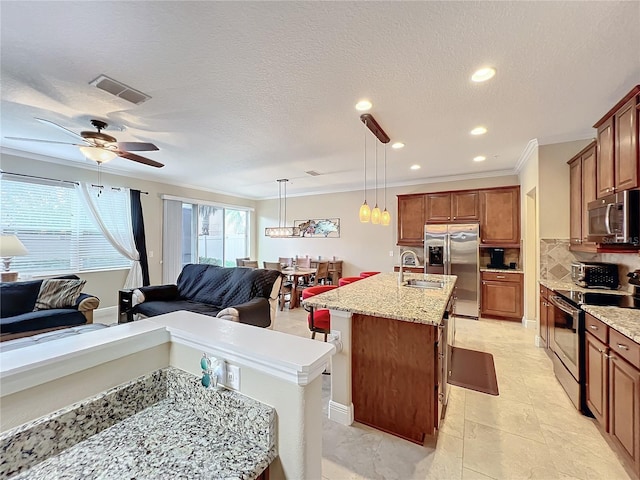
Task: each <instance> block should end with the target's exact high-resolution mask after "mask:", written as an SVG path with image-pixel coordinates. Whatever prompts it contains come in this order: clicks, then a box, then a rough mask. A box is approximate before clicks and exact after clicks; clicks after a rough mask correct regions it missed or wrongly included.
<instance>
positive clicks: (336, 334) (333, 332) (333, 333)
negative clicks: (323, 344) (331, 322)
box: [331, 330, 342, 340]
mask: <svg viewBox="0 0 640 480" xmlns="http://www.w3.org/2000/svg"><path fill="white" fill-rule="evenodd" d="M331 336H332V337H333V338H335V339H336V340H342V337H341V336H340V330H331Z"/></svg>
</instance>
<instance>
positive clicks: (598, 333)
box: [584, 313, 609, 343]
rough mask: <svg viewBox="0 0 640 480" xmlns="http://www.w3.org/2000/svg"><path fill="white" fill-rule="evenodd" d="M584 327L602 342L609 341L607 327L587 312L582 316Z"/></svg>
mask: <svg viewBox="0 0 640 480" xmlns="http://www.w3.org/2000/svg"><path fill="white" fill-rule="evenodd" d="M584 328H585V330H586V331H587V332H589V333H590V334H591V335H593V336H594V337H596V338H597V339H598V340H600V341H601V342H602V343H607V342H608V341H609V335H608V334H609V327H608V326H607V325H605V324H604V323H602V322H601V321H600V320H598V319H597V318H595V317H593V316H592V315H589V314H588V313H587V314H586V315H585V316H584Z"/></svg>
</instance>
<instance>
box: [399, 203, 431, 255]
mask: <svg viewBox="0 0 640 480" xmlns="http://www.w3.org/2000/svg"><path fill="white" fill-rule="evenodd" d="M424 223H425V195H424V194H422V193H420V194H416V195H398V245H404V246H413V247H416V246H422V244H423V241H424Z"/></svg>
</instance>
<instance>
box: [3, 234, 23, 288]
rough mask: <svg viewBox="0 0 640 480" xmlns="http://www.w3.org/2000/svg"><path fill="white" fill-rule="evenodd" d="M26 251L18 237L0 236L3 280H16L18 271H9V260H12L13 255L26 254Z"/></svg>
mask: <svg viewBox="0 0 640 480" xmlns="http://www.w3.org/2000/svg"><path fill="white" fill-rule="evenodd" d="M28 253H29V252H28V251H27V249H26V248H25V246H24V245H23V244H22V242H21V241H20V239H19V238H18V237H16V236H15V235H2V236H0V257H2V263H3V264H4V270H3V271H2V281H3V282H15V281H16V280H18V272H11V271H9V270H10V266H11V260H13V257H17V256H20V255H27V254H28Z"/></svg>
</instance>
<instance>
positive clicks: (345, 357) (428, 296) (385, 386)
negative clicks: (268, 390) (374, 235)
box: [303, 273, 457, 444]
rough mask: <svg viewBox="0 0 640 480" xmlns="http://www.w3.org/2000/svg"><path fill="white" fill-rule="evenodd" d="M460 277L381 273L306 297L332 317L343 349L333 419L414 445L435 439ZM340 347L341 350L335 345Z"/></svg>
mask: <svg viewBox="0 0 640 480" xmlns="http://www.w3.org/2000/svg"><path fill="white" fill-rule="evenodd" d="M456 279H457V277H455V276H452V275H424V274H406V275H405V280H423V281H427V282H429V283H432V284H431V285H429V286H430V287H433V286H436V287H437V288H418V287H416V286H408V285H407V282H406V281H405V282H403V284H402V285H399V284H398V274H397V273H381V274H378V275H374V276H372V277H368V278H365V279H363V280H360V281H358V282H354V283H352V284H349V285H345V286H343V287H340V288H337V289H334V290H331V291H329V292H326V293H323V294H320V295H317V296H314V297H312V298H309V299H306V300H305V301H304V302H303V304H304V305H305V306H307V307H313V308H328V309H329V310H330V311H331V330H332V332H334V331H337V332H339V334H340V341H341V343H342V350H341V351H339V352H338V353H337V354H336V355H334V357H333V358H332V364H331V400H330V402H329V418H331V419H332V420H335V421H337V422H338V423H341V424H344V425H351V424H352V423H353V421H354V420H355V421H357V422H360V423H363V424H366V425H369V426H372V427H374V428H377V429H379V430H383V431H385V432H388V433H391V434H394V435H397V436H399V437H402V438H405V439H407V440H410V441H412V442H414V443H418V444H424V443H425V441H429V440H433V439H435V435H436V433H437V429H438V426H439V422H440V419H441V416H442V412H443V408H444V406H445V405H446V401H447V389H446V372H447V371H448V369H447V363H448V362H447V361H448V357H449V355H448V352H447V350H448V349H447V348H446V347H447V344H448V343H449V340H450V339H451V338H452V337H453V330H454V329H453V325H449V322H448V320H447V319H448V318H449V316H450V313H452V312H453V308H454V298H455V297H454V288H455V284H456ZM338 349H340V347H338Z"/></svg>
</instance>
